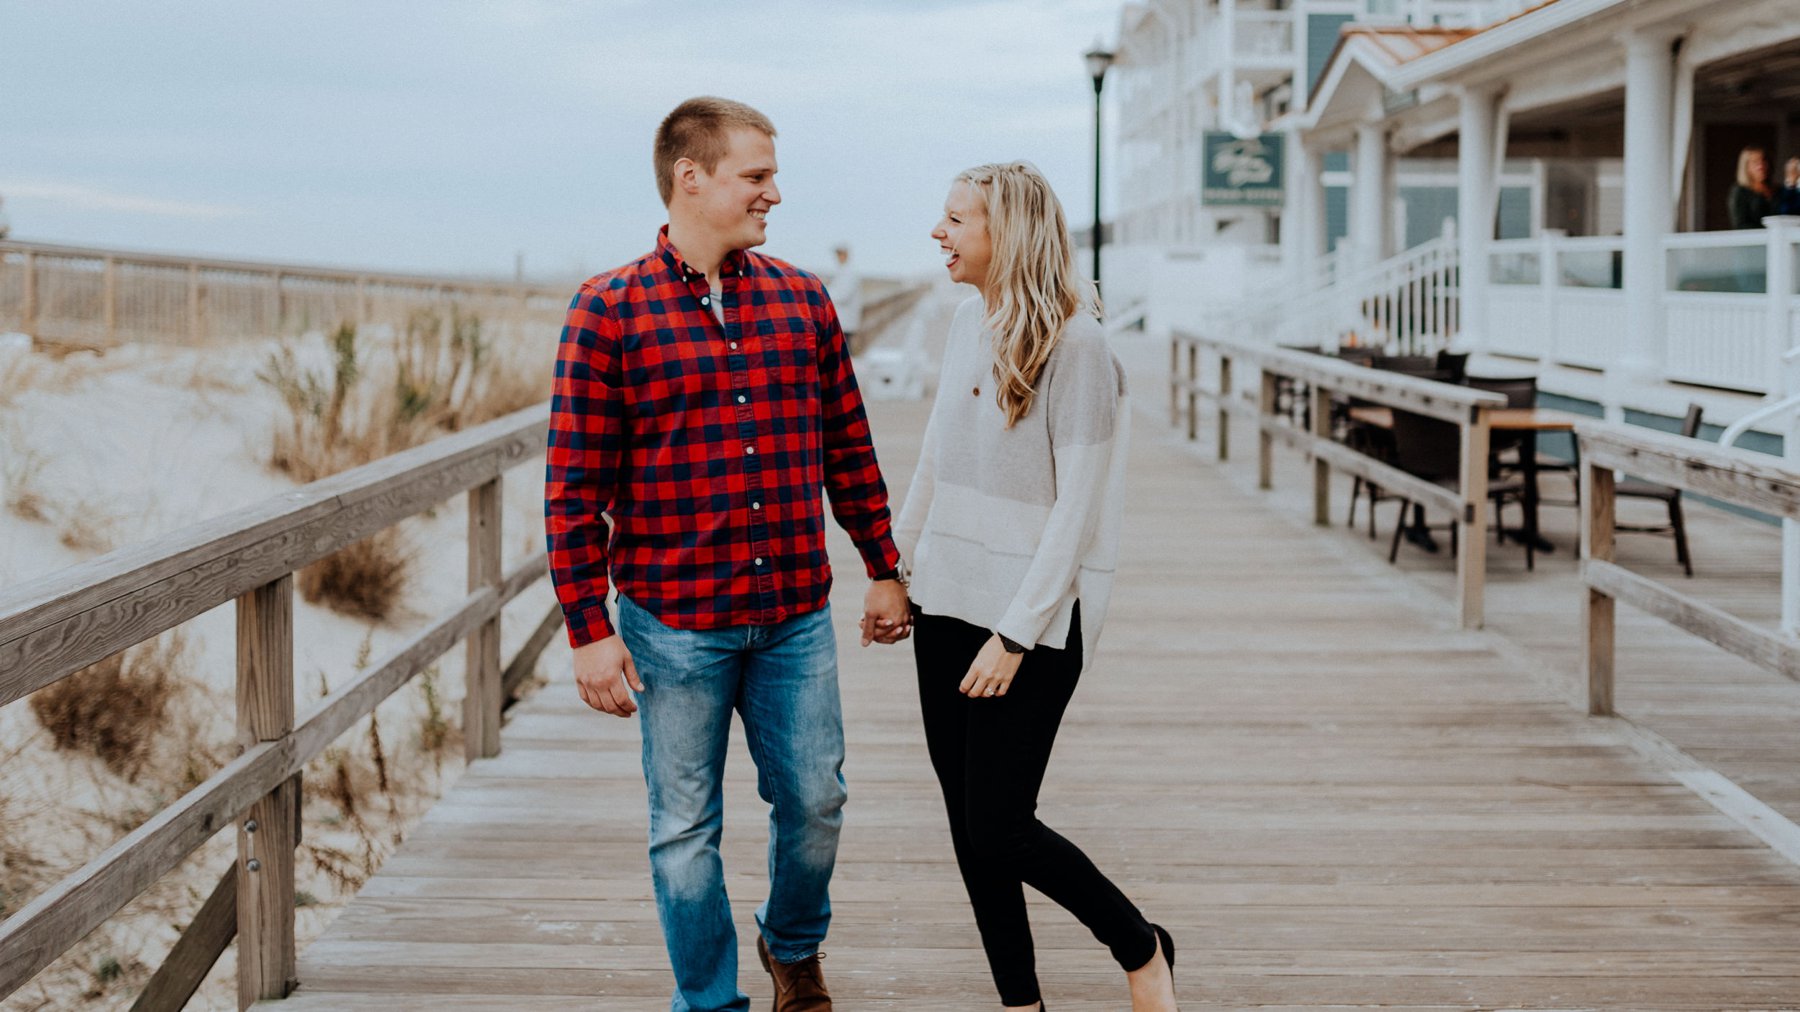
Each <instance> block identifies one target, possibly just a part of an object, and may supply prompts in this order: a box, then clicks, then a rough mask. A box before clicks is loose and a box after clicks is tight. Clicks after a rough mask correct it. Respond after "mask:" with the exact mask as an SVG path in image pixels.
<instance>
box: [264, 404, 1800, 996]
mask: <svg viewBox="0 0 1800 1012" xmlns="http://www.w3.org/2000/svg"><path fill="white" fill-rule="evenodd" d="M1147 378H1148V377H1145V376H1141V375H1140V378H1139V382H1138V391H1139V394H1138V399H1139V400H1140V402H1142V403H1141V405H1140V407H1141V408H1142V409H1144V410H1143V411H1142V412H1141V413H1140V415H1139V419H1138V430H1137V439H1136V444H1135V448H1134V451H1133V457H1134V459H1133V471H1132V491H1131V509H1130V513H1129V517H1128V528H1127V531H1126V537H1125V541H1124V558H1123V561H1122V570H1123V571H1122V573H1121V579H1120V586H1119V593H1118V598H1117V600H1116V601H1115V603H1114V611H1113V617H1112V619H1111V620H1110V622H1109V625H1108V628H1107V630H1106V634H1105V636H1104V638H1103V640H1102V645H1101V650H1100V654H1099V656H1098V657H1097V658H1096V660H1095V662H1094V664H1093V665H1092V666H1091V668H1090V669H1089V671H1088V672H1087V673H1086V674H1085V675H1084V676H1083V681H1084V684H1083V685H1082V687H1081V689H1080V691H1079V692H1078V693H1077V695H1076V700H1075V704H1074V706H1073V707H1072V708H1071V711H1070V714H1069V717H1068V720H1067V722H1066V724H1065V727H1064V731H1063V734H1062V738H1061V740H1060V742H1059V744H1058V749H1057V756H1056V759H1055V761H1054V762H1053V764H1052V767H1051V770H1050V775H1049V779H1048V781H1047V783H1046V785H1045V789H1044V801H1043V804H1042V806H1041V810H1042V814H1043V817H1044V818H1045V819H1046V821H1048V822H1050V823H1051V824H1052V825H1054V826H1056V827H1057V828H1059V829H1060V830H1062V831H1064V832H1065V833H1066V834H1067V835H1069V836H1071V837H1072V838H1074V839H1075V840H1077V841H1078V842H1079V843H1081V844H1082V845H1083V846H1084V847H1086V848H1087V849H1088V850H1089V852H1090V853H1091V854H1092V855H1093V856H1094V858H1095V859H1096V860H1097V861H1098V862H1099V863H1100V864H1101V865H1102V867H1104V868H1105V869H1107V870H1108V871H1109V872H1111V873H1112V874H1113V875H1114V876H1115V877H1116V878H1117V879H1118V880H1119V881H1120V883H1121V884H1122V885H1123V886H1125V888H1126V889H1127V891H1128V892H1130V893H1131V894H1132V895H1133V896H1134V897H1135V898H1136V899H1137V900H1139V901H1140V902H1141V903H1142V904H1143V905H1144V906H1145V908H1146V909H1147V911H1148V912H1149V913H1150V914H1151V915H1152V916H1154V917H1155V918H1156V919H1157V920H1160V921H1162V922H1163V923H1164V924H1166V925H1169V926H1170V927H1171V928H1172V930H1173V931H1174V933H1175V936H1176V938H1177V941H1178V943H1179V944H1180V945H1181V952H1182V965H1181V967H1180V968H1179V972H1178V974H1177V976H1178V980H1179V981H1180V985H1181V991H1182V994H1183V1007H1184V1008H1190V1009H1192V1008H1202V1007H1247V1006H1284V1007H1317V1006H1327V1005H1382V1006H1386V1007H1449V1008H1477V1007H1480V1008H1491V1007H1495V1006H1503V1007H1557V1008H1568V1007H1592V1006H1604V1007H1614V1008H1631V1009H1651V1008H1742V1007H1765V1008H1766V1007H1779V1006H1782V1005H1784V1004H1787V1003H1791V1002H1794V1001H1797V1000H1800V951H1797V950H1796V947H1795V945H1794V944H1793V943H1794V929H1793V925H1794V924H1795V922H1796V921H1797V920H1800V869H1796V868H1795V867H1794V866H1793V865H1791V864H1789V863H1787V862H1786V861H1784V860H1782V859H1781V858H1780V857H1778V856H1777V855H1776V854H1775V853H1774V852H1772V851H1771V850H1769V849H1768V848H1767V847H1765V846H1764V845H1762V844H1761V843H1760V842H1759V841H1757V840H1756V839H1755V838H1754V837H1752V836H1751V835H1750V834H1749V833H1747V832H1745V831H1743V830H1742V829H1740V828H1739V827H1738V826H1737V825H1736V824H1734V823H1733V822H1731V821H1730V820H1728V819H1727V818H1725V817H1724V816H1722V815H1720V814H1718V813H1717V812H1715V811H1714V810H1713V809H1712V808H1711V807H1710V806H1709V805H1708V804H1707V803H1706V802H1704V801H1702V800H1701V799H1700V798H1698V797H1696V796H1695V795H1694V794H1692V793H1691V792H1689V791H1688V790H1687V789H1686V788H1684V787H1682V786H1680V785H1679V784H1677V783H1675V782H1673V781H1672V780H1670V779H1669V778H1668V777H1667V776H1666V775H1664V774H1662V773H1659V772H1658V771H1657V770H1656V769H1655V768H1653V766H1652V765H1651V764H1650V763H1649V762H1647V761H1646V760H1645V759H1643V758H1642V757H1641V756H1640V755H1639V753H1637V752H1636V751H1634V750H1632V749H1631V748H1629V747H1627V746H1626V745H1625V744H1624V743H1623V742H1622V741H1621V740H1620V738H1619V736H1618V735H1617V733H1616V732H1615V731H1614V730H1613V729H1611V727H1610V726H1609V725H1607V724H1604V723H1597V722H1593V721H1590V720H1588V719H1587V718H1585V717H1583V716H1582V715H1581V714H1580V713H1579V712H1578V711H1577V710H1576V709H1574V708H1572V707H1570V706H1569V705H1567V703H1566V702H1565V701H1564V700H1563V699H1561V698H1560V697H1559V696H1558V695H1557V693H1556V692H1555V691H1552V689H1551V688H1546V686H1545V684H1544V683H1543V682H1542V681H1541V680H1537V679H1534V678H1531V677H1528V676H1527V675H1525V674H1523V673H1521V672H1520V671H1519V670H1518V667H1519V662H1518V657H1517V656H1516V655H1509V654H1508V653H1507V651H1505V650H1496V648H1495V642H1494V639H1493V637H1491V636H1486V635H1481V634H1469V633H1463V632H1460V631H1458V630H1456V629H1455V628H1453V622H1452V620H1451V614H1450V610H1449V607H1448V606H1447V605H1442V604H1440V603H1438V602H1434V601H1432V600H1429V597H1430V595H1429V594H1421V591H1420V586H1421V584H1420V583H1419V580H1420V579H1426V580H1427V581H1428V580H1429V577H1428V576H1410V575H1406V574H1404V573H1401V572H1398V571H1395V570H1393V569H1390V568H1389V567H1387V566H1385V564H1383V565H1373V564H1370V562H1369V560H1367V559H1358V558H1356V557H1355V556H1354V555H1352V554H1348V553H1347V550H1346V549H1345V547H1344V546H1345V544H1346V543H1348V541H1349V536H1348V535H1346V534H1344V533H1343V531H1342V529H1341V528H1339V529H1338V530H1336V531H1331V532H1320V531H1315V530H1312V529H1310V528H1309V527H1307V526H1306V525H1305V524H1304V523H1303V522H1302V520H1301V518H1302V517H1304V516H1305V514H1304V512H1303V511H1290V510H1285V509H1283V508H1281V507H1280V503H1279V501H1277V502H1274V503H1271V502H1270V501H1268V499H1267V497H1265V496H1261V495H1258V494H1256V493H1253V492H1251V491H1248V490H1246V489H1245V488H1244V486H1243V483H1241V482H1240V481H1239V480H1238V479H1237V477H1235V476H1233V475H1231V474H1230V473H1227V472H1223V471H1221V470H1220V469H1218V468H1215V467H1212V466H1208V465H1203V464H1200V463H1197V462H1196V461H1195V460H1194V458H1193V456H1192V454H1190V453H1189V452H1188V451H1187V449H1186V448H1185V447H1180V446H1176V445H1172V444H1171V443H1170V441H1169V440H1168V439H1167V437H1166V436H1165V432H1164V430H1163V428H1162V426H1161V425H1159V424H1158V420H1157V419H1156V417H1154V416H1155V413H1156V412H1157V411H1158V410H1159V403H1160V402H1159V400H1158V396H1157V392H1156V390H1155V388H1154V387H1150V386H1148V385H1147V384H1146V382H1145V380H1146V379H1147ZM872 412H873V415H874V422H875V425H876V431H877V434H878V437H879V440H880V449H881V455H882V460H883V462H884V466H885V469H886V471H887V473H888V474H889V476H890V480H891V481H892V483H893V484H894V485H895V486H897V488H896V492H897V493H898V491H899V488H898V486H904V484H905V482H906V478H907V476H909V475H910V473H911V468H912V464H913V454H914V448H915V447H916V446H917V442H918V437H919V434H920V432H921V430H922V427H923V420H924V412H925V409H924V406H923V405H916V404H877V405H873V406H872ZM1390 509H1391V507H1390ZM832 549H833V558H834V559H835V560H837V562H838V568H839V571H840V572H841V573H843V574H844V575H845V577H846V578H845V579H844V580H843V581H842V582H841V584H840V585H839V587H838V588H837V590H836V591H835V593H834V596H833V606H834V608H835V609H836V623H837V626H838V628H839V637H840V643H843V644H845V645H844V648H843V651H842V660H843V674H842V685H843V692H844V702H845V717H846V723H847V730H848V736H849V745H850V754H849V762H848V765H847V768H846V776H847V777H848V779H849V782H850V789H851V805H850V809H849V813H848V818H847V824H846V829H845V836H844V841H843V848H842V852H841V856H840V863H839V867H838V873H837V877H836V880H835V885H834V889H833V895H834V903H835V907H836V917H835V920H834V922H833V928H832V933H831V939H830V942H829V943H828V945H827V951H828V952H829V954H830V958H829V959H828V961H827V963H826V969H827V971H828V974H829V977H830V980H831V982H832V985H833V989H834V991H835V993H836V994H837V995H838V996H839V1001H840V1003H841V1005H842V1007H844V1008H846V1009H858V1008H906V1009H984V1008H994V1007H997V1005H996V1003H995V1000H994V997H993V990H992V986H991V984H990V983H989V981H988V978H987V973H986V966H985V961H984V960H983V957H982V955H981V950H980V947H979V945H978V942H977V939H976V936H975V931H974V926H973V924H972V922H971V919H970V916H969V913H968V909H967V905H966V902H965V900H964V898H963V896H962V890H961V884H960V881H959V880H958V877H957V874H956V869H955V867H954V865H953V864H952V863H951V861H950V848H949V840H948V834H947V832H946V830H945V826H944V818H943V813H942V811H941V803H940V801H939V799H938V797H937V793H936V786H935V783H934V782H933V780H932V777H931V771H930V767H929V765H928V763H927V760H926V756H925V750H924V746H923V742H922V739H921V737H920V734H919V730H918V715H917V709H916V702H915V696H914V687H913V677H912V672H911V653H910V649H908V648H905V647H902V648H899V649H887V650H881V649H879V648H871V649H870V650H868V651H859V650H858V649H857V647H856V644H855V640H854V623H855V619H856V616H857V614H858V613H859V610H860V597H861V592H862V588H863V582H862V580H861V579H860V575H859V574H860V566H859V565H858V564H857V563H856V562H855V556H854V553H853V552H852V551H851V549H850V546H849V543H848V541H847V540H846V539H844V538H843V537H842V536H841V535H837V534H835V533H834V537H833V542H832ZM1571 600H1573V599H1572V598H1571ZM1625 680H1626V681H1627V682H1628V681H1629V676H1625ZM740 740H741V739H740ZM504 749H505V751H504V753H503V754H502V755H501V756H500V757H499V758H497V759H493V760H486V761H482V762H478V763H476V764H475V765H474V766H473V767H471V768H470V770H469V772H468V773H467V775H465V776H464V778H463V779H462V780H461V782H460V783H459V784H458V785H457V787H456V788H455V789H454V790H453V791H452V792H451V794H449V795H448V796H447V797H445V798H444V800H443V801H441V802H440V803H439V804H438V805H437V806H436V807H435V808H434V809H433V810H432V811H431V812H430V814H429V815H428V816H427V817H426V818H425V819H424V821H423V822H422V823H421V824H420V825H419V827H418V828H417V829H416V830H415V831H414V833H413V835H412V837H411V839H409V840H408V841H407V843H406V844H405V846H404V847H403V848H402V849H401V850H400V851H399V852H398V853H397V854H396V855H395V856H394V857H392V858H391V859H390V860H389V861H388V862H387V865H386V866H385V867H384V868H383V869H382V872H381V874H380V875H378V876H377V877H376V878H375V879H373V880H372V881H370V882H369V884H368V885H367V886H366V887H365V888H364V890H363V892H362V894H361V896H359V897H358V898H357V899H356V900H355V901H354V902H352V903H351V904H350V905H349V906H348V907H347V908H346V910H345V912H344V914H343V915H342V916H341V917H340V918H339V920H338V921H337V922H336V923H335V924H334V925H333V926H332V927H331V928H330V929H329V930H328V931H327V932H326V934H325V935H324V937H323V938H321V939H320V940H319V941H317V942H315V943H314V944H313V945H312V946H311V947H310V948H309V949H308V950H307V951H306V952H304V953H303V954H302V957H301V966H300V978H301V982H302V984H301V990H300V992H299V993H298V994H297V995H296V996H295V997H294V998H292V999H289V1000H288V1001H287V1002H285V1003H282V1005H285V1006H286V1007H288V1008H292V1009H332V1010H344V1009H402V1008H405V1009H415V1008H416V1009H428V1008H429V1009H457V1008H482V1009H539V1008H543V1009H596V1008H598V1009H639V1010H641V1009H653V1008H660V1007H664V1005H665V1003H666V1000H667V994H668V989H669V984H670V981H669V976H668V971H667V969H666V965H667V964H666V960H665V957H664V954H663V952H662V943H661V938H660V935H659V932H658V930H657V927H656V917H655V909H654V906H653V904H652V902H651V898H650V885H649V871H648V864H647V861H646V858H645V856H644V853H643V841H644V837H645V814H644V802H643V784H642V779H641V775H640V773H639V770H638V763H637V732H636V727H635V725H633V724H631V723H628V722H625V721H618V720H614V719H611V718H605V717H601V716H598V715H595V714H592V713H591V712H589V711H587V710H586V709H585V708H584V707H582V706H581V704H580V703H579V701H578V700H577V698H576V697H575V694H574V691H573V688H572V686H571V685H569V678H568V675H567V673H566V672H564V673H559V674H558V675H557V676H556V677H555V678H554V679H553V680H552V684H551V685H550V686H549V687H548V688H547V689H546V690H544V691H543V692H541V693H540V694H539V695H538V696H537V697H536V698H535V699H533V700H531V701H529V702H527V703H525V704H523V705H521V706H520V707H519V708H518V709H517V710H516V711H515V712H514V714H513V716H512V718H511V721H510V723H509V725H508V726H507V728H506V731H505V735H504ZM729 773H730V780H729V784H728V787H727V799H726V809H727V813H726V840H725V862H726V869H727V880H728V883H729V885H730V888H731V892H732V895H733V898H734V900H735V907H736V911H737V914H738V922H739V932H740V943H741V945H740V962H741V967H742V969H741V972H740V976H741V982H742V985H743V986H744V988H745V990H746V991H747V992H748V993H749V994H751V995H752V996H753V999H754V1005H755V1007H759V1008H760V1007H762V1006H763V1005H764V1003H765V1002H766V1001H767V998H766V994H767V984H766V981H765V980H764V979H763V978H762V975H761V971H760V969H759V968H757V966H756V962H755V957H754V955H753V953H752V951H751V949H750V945H749V943H750V940H751V939H752V938H753V935H752V932H753V931H754V928H753V926H752V923H751V920H750V915H751V911H752V909H753V908H754V906H755V904H756V903H757V902H758V901H759V900H760V898H761V896H762V882H763V871H762V869H763V864H764V862H763V845H764V841H765V839H766V838H765V835H764V834H765V830H764V826H765V822H764V818H763V817H764V811H763V808H762V806H761V804H760V802H758V800H757V799H756V794H755V786H754V774H753V769H752V767H751V764H750V762H749V760H748V757H747V755H746V754H745V753H744V752H743V750H742V748H741V746H740V747H738V748H737V749H736V750H735V751H734V754H733V755H732V758H731V763H730V771H729ZM1033 913H1034V918H1035V923H1036V925H1037V936H1038V952H1039V966H1040V974H1041V976H1042V979H1043V983H1044V990H1045V995H1046V998H1047V1000H1048V1001H1049V1002H1050V1004H1051V1005H1052V1006H1053V1007H1055V1008H1057V1009H1059V1010H1068V1009H1091V1010H1100V1009H1106V1010H1118V1009H1122V1008H1124V1007H1126V1005H1127V1002H1126V999H1125V994H1124V989H1123V979H1122V977H1121V975H1120V974H1119V973H1118V971H1117V969H1116V967H1114V966H1113V965H1112V964H1111V963H1110V961H1109V959H1108V957H1107V956H1106V954H1105V952H1104V951H1103V950H1102V949H1101V948H1100V947H1099V946H1098V945H1096V944H1095V943H1094V942H1093V940H1092V939H1091V938H1090V937H1088V936H1087V934H1086V932H1085V931H1084V930H1083V929H1082V928H1080V927H1079V925H1077V924H1075V923H1074V922H1073V921H1072V920H1071V919H1070V918H1068V917H1067V916H1066V915H1064V914H1063V913H1061V912H1060V911H1059V910H1056V909H1055V908H1053V907H1050V906H1048V905H1046V904H1042V903H1038V904H1036V905H1035V906H1034V908H1033ZM272 1007H280V1006H272Z"/></svg>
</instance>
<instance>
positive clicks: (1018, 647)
mask: <svg viewBox="0 0 1800 1012" xmlns="http://www.w3.org/2000/svg"><path fill="white" fill-rule="evenodd" d="M994 635H995V636H999V637H1000V645H1001V646H1003V647H1005V648H1006V652H1007V653H1009V654H1022V653H1024V652H1025V644H1023V643H1019V642H1017V641H1015V640H1010V639H1007V638H1006V636H1004V635H1003V634H1001V633H995V634H994Z"/></svg>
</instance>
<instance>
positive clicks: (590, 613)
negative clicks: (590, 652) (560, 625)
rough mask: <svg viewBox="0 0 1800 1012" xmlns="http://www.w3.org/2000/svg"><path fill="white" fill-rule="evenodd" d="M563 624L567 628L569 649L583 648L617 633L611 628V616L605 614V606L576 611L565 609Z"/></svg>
mask: <svg viewBox="0 0 1800 1012" xmlns="http://www.w3.org/2000/svg"><path fill="white" fill-rule="evenodd" d="M563 622H564V624H565V625H567V626H568V628H569V646H571V647H576V648H580V647H585V646H587V645H588V644H589V643H598V642H600V641H601V640H603V639H606V638H607V637H609V636H613V635H615V634H616V633H617V630H615V629H614V628H613V623H612V616H611V615H609V614H607V611H606V605H605V604H601V605H599V606H598V607H593V608H585V609H580V610H576V611H570V610H569V609H566V608H565V609H564V610H563Z"/></svg>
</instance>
